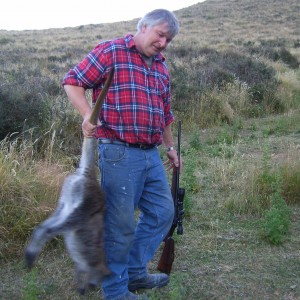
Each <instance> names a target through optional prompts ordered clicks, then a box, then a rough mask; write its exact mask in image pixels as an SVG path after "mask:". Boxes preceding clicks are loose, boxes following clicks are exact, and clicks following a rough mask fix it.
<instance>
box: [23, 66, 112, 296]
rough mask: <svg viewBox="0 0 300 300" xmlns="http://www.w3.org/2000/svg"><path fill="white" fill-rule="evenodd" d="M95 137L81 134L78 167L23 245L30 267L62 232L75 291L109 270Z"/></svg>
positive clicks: (92, 283)
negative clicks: (104, 243) (51, 209)
mask: <svg viewBox="0 0 300 300" xmlns="http://www.w3.org/2000/svg"><path fill="white" fill-rule="evenodd" d="M113 72H114V69H112V70H111V72H110V74H109V77H108V79H107V80H106V83H105V86H104V88H103V90H102V92H101V94H100V96H99V97H98V99H97V103H96V105H95V107H94V110H93V113H92V116H91V119H90V121H91V123H92V124H96V120H97V116H98V115H99V110H100V107H101V105H102V102H103V99H104V97H105V94H106V93H107V90H108V88H109V85H110V82H111V80H112V77H113ZM95 147H96V140H95V138H87V137H84V140H83V146H82V155H81V159H80V164H79V168H78V169H77V170H76V171H75V173H74V174H71V175H69V176H68V177H67V178H66V179H65V182H64V184H63V186H62V190H61V194H60V197H59V203H58V207H57V209H56V210H55V211H54V213H53V214H52V215H51V216H50V217H49V218H48V219H46V220H45V221H44V222H42V223H41V224H40V225H38V226H37V227H36V228H35V229H34V231H33V234H32V236H31V239H30V241H29V243H28V245H27V247H26V249H25V260H26V264H27V266H28V267H32V265H33V263H34V261H35V259H36V258H37V256H38V255H39V254H40V252H41V251H42V248H43V246H44V245H45V243H46V242H47V241H49V240H51V239H52V238H54V237H55V236H57V235H63V237H64V242H65V246H66V248H67V250H68V252H69V255H70V257H71V258H72V260H73V261H74V264H75V276H76V281H77V285H78V291H79V292H80V293H81V294H83V293H84V292H85V291H86V289H87V288H88V287H97V286H98V285H99V284H100V281H101V279H102V277H103V276H105V275H108V274H110V271H109V270H108V268H107V266H106V263H105V254H104V249H103V214H104V209H105V203H104V195H103V193H102V190H101V188H100V183H99V180H98V177H97V172H96V167H95Z"/></svg>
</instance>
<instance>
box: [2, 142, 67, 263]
mask: <svg viewBox="0 0 300 300" xmlns="http://www.w3.org/2000/svg"><path fill="white" fill-rule="evenodd" d="M52 142H53V141H51V143H50V144H49V145H48V148H47V149H48V156H47V157H46V158H45V160H38V159H36V158H35V157H36V156H37V155H36V152H35V147H34V141H28V140H27V139H23V140H21V139H20V138H17V139H15V140H13V141H9V140H8V139H4V140H2V141H1V142H0V175H1V176H0V184H1V190H0V204H1V205H0V228H1V240H2V242H1V246H0V257H1V260H8V259H11V258H13V257H16V256H20V255H22V253H23V247H24V243H25V241H26V239H27V238H28V236H29V235H30V234H31V232H32V229H33V228H34V227H35V226H36V225H37V224H39V223H40V222H41V221H42V220H44V219H45V218H46V216H48V215H49V214H50V213H51V212H52V211H53V209H54V208H55V207H56V204H57V199H58V195H59V190H60V186H61V184H62V180H63V178H64V177H65V175H66V171H65V170H64V168H65V167H64V166H63V165H59V163H58V162H57V161H55V159H54V156H53V157H52V155H53V154H52V148H53V145H52ZM52 162H53V163H55V164H53V163H52Z"/></svg>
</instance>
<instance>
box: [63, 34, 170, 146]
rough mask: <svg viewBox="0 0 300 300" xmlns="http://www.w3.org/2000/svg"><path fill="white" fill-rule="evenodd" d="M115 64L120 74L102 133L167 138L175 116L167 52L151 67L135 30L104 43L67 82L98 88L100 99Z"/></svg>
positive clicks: (151, 140) (131, 139)
mask: <svg viewBox="0 0 300 300" xmlns="http://www.w3.org/2000/svg"><path fill="white" fill-rule="evenodd" d="M112 66H114V67H115V74H114V79H113V82H112V84H111V86H110V88H109V91H108V93H107V96H106V98H105V100H104V103H103V106H102V110H101V115H100V120H101V123H102V125H101V126H99V127H98V128H97V131H96V138H110V139H117V140H121V141H125V142H127V143H133V144H134V143H142V144H156V145H159V144H161V143H162V135H163V131H164V127H165V126H167V125H169V124H170V123H172V122H173V120H174V116H173V114H172V112H171V110H170V100H171V97H170V78H169V72H168V69H167V66H166V64H165V59H164V57H163V55H162V54H158V55H156V56H155V57H154V58H153V63H152V66H151V67H148V65H147V64H146V62H145V60H144V59H143V57H142V55H141V54H140V53H139V52H138V51H137V49H136V47H135V44H134V40H133V38H132V35H131V34H128V35H127V36H125V37H124V38H119V39H115V40H111V41H105V42H102V43H100V44H98V45H97V46H96V48H95V49H94V50H92V51H91V52H90V53H89V54H88V55H87V57H86V58H84V59H83V61H81V62H80V63H79V64H78V65H77V66H75V67H74V68H73V69H71V70H70V71H69V72H68V73H67V74H66V76H65V78H64V79H63V82H62V84H63V85H76V86H81V87H83V88H85V89H90V88H92V89H93V96H92V101H93V103H94V102H95V101H96V99H97V96H98V95H99V93H100V91H101V89H102V88H103V85H104V82H105V79H106V78H107V76H108V74H109V71H110V70H111V68H112Z"/></svg>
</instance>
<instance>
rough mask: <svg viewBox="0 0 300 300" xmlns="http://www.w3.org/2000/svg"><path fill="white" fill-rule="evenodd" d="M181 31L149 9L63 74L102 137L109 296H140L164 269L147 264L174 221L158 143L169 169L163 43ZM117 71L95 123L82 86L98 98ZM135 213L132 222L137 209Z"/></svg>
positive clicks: (174, 160) (158, 283) (167, 15)
mask: <svg viewBox="0 0 300 300" xmlns="http://www.w3.org/2000/svg"><path fill="white" fill-rule="evenodd" d="M178 31H179V25H178V21H177V19H176V17H175V15H174V14H173V13H172V12H169V11H167V10H164V9H157V10H154V11H152V12H150V13H148V14H146V15H145V16H144V17H143V18H142V19H141V20H140V21H139V22H138V25H137V32H136V34H135V35H134V36H133V35H131V34H128V35H126V36H125V37H124V38H117V39H114V40H110V41H104V42H101V43H100V44H98V45H97V46H96V48H95V49H94V50H93V51H91V52H90V53H89V54H88V55H87V57H86V58H85V59H84V60H83V61H82V62H80V63H79V64H78V65H77V66H75V67H74V68H73V69H71V70H70V71H69V72H68V73H67V74H66V76H65V78H64V80H63V85H64V88H65V91H66V93H67V95H68V98H69V101H70V102H71V103H72V104H73V105H74V106H75V107H76V108H77V110H78V111H79V113H80V114H81V116H82V117H83V123H82V130H83V133H84V135H85V136H86V137H96V138H97V139H98V141H99V148H98V150H99V168H100V171H101V186H102V189H103V191H104V193H105V199H106V213H105V218H104V227H105V234H104V235H105V236H104V244H105V253H106V257H107V264H108V267H109V269H110V270H111V275H109V276H106V277H105V278H104V280H103V282H102V288H103V293H104V296H105V299H107V300H111V299H114V300H123V299H142V298H141V297H142V296H139V295H136V294H134V293H132V292H133V291H136V290H138V289H144V288H156V287H162V286H164V285H166V284H168V282H169V278H168V276H167V275H166V274H148V272H147V264H148V262H149V261H150V260H151V259H152V258H153V256H154V254H155V251H156V250H157V248H158V246H159V245H160V243H161V242H162V240H163V239H164V237H165V236H166V234H167V233H168V230H169V229H170V227H171V224H172V220H173V215H174V206H173V200H172V196H171V193H170V188H169V185H168V182H167V178H166V173H165V170H164V166H163V163H162V161H161V159H160V155H159V151H158V148H157V146H158V145H160V144H162V143H163V144H164V146H165V147H166V151H167V157H168V161H167V162H166V163H165V165H168V167H169V168H171V167H173V166H174V165H175V166H178V157H177V152H176V150H175V149H174V147H173V146H174V143H173V138H172V131H171V123H172V122H173V120H174V117H173V114H172V112H171V110H170V100H171V96H170V78H169V73H168V69H167V66H166V64H165V58H164V57H163V55H162V54H161V52H162V51H163V50H164V49H166V47H167V46H168V44H169V43H170V42H171V40H172V39H173V38H174V37H175V35H176V34H177V33H178ZM113 66H114V68H115V73H114V79H113V82H112V84H111V87H110V89H109V91H108V94H107V96H106V99H105V101H104V103H103V106H102V111H101V114H100V116H99V123H98V125H97V126H94V125H92V124H91V123H89V117H90V114H91V108H90V106H89V104H88V101H87V98H86V95H85V90H86V89H89V88H92V89H93V101H95V100H96V98H97V96H98V94H99V93H100V90H101V88H102V87H103V85H104V82H105V79H106V78H107V76H108V73H109V71H110V70H111V68H112V67H113ZM136 209H139V211H140V215H139V220H138V222H137V224H136V222H135V210H136Z"/></svg>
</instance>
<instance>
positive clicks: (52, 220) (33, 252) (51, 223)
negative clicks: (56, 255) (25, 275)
mask: <svg viewBox="0 0 300 300" xmlns="http://www.w3.org/2000/svg"><path fill="white" fill-rule="evenodd" d="M62 219H63V218H62V217H61V207H59V208H58V209H57V210H56V211H55V212H54V214H53V215H52V216H51V217H49V218H48V219H47V220H45V221H44V222H43V223H41V224H40V225H38V226H37V227H36V228H35V229H34V231H33V233H32V236H31V239H30V241H29V243H28V245H27V247H26V249H25V261H26V264H27V266H28V267H29V268H31V267H32V265H33V263H34V261H35V259H36V258H37V256H38V255H39V254H40V252H41V251H42V249H43V247H44V245H45V243H46V242H48V241H49V240H51V239H52V238H54V237H55V236H57V235H59V234H62V233H63V232H62V231H63V228H64V223H65V222H66V219H65V220H62Z"/></svg>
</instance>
